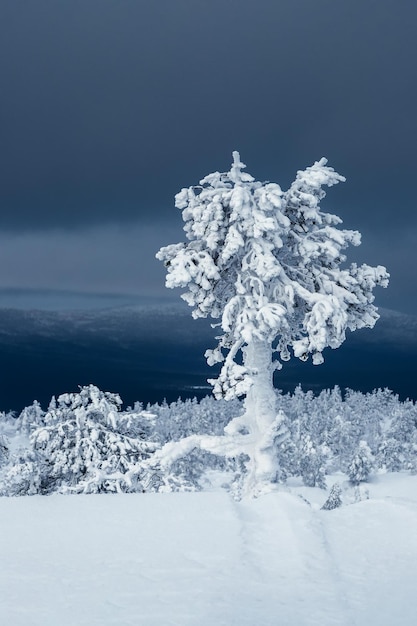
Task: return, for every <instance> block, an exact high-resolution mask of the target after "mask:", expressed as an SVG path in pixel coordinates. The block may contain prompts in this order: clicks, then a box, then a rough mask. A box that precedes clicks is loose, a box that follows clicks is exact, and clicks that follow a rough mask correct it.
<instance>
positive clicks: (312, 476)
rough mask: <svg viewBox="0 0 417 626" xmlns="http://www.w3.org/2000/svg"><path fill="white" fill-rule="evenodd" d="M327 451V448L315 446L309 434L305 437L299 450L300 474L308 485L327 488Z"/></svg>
mask: <svg viewBox="0 0 417 626" xmlns="http://www.w3.org/2000/svg"><path fill="white" fill-rule="evenodd" d="M325 452H326V450H325V448H324V447H323V446H315V445H314V444H313V442H312V441H311V438H310V437H309V436H308V435H306V436H305V437H304V438H303V441H302V445H301V449H300V452H299V454H300V457H299V475H300V476H301V478H302V479H303V483H304V484H305V485H306V487H320V488H321V489H325V488H326V479H325V474H326V469H325V464H326V454H325Z"/></svg>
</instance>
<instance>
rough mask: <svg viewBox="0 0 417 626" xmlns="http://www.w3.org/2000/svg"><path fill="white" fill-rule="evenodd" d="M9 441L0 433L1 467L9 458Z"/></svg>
mask: <svg viewBox="0 0 417 626" xmlns="http://www.w3.org/2000/svg"><path fill="white" fill-rule="evenodd" d="M9 454H10V453H9V442H8V441H7V438H6V437H5V436H4V435H0V467H1V466H2V465H5V464H6V463H7V461H8V460H9Z"/></svg>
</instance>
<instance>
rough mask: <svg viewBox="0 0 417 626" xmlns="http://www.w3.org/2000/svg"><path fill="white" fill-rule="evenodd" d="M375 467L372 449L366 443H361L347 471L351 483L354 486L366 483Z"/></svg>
mask: <svg viewBox="0 0 417 626" xmlns="http://www.w3.org/2000/svg"><path fill="white" fill-rule="evenodd" d="M374 465H375V462H374V457H373V455H372V452H371V449H370V447H369V446H368V444H367V443H366V441H360V442H359V445H358V447H357V449H356V451H355V454H354V456H353V459H352V460H351V462H350V464H349V467H348V471H347V473H348V476H349V480H350V482H351V483H352V484H353V485H359V483H362V482H366V481H367V480H368V477H369V474H370V473H371V472H372V470H373V468H374Z"/></svg>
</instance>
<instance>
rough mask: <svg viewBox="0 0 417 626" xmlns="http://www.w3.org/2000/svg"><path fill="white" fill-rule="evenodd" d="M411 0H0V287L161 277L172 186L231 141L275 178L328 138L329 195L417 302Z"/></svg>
mask: <svg viewBox="0 0 417 626" xmlns="http://www.w3.org/2000/svg"><path fill="white" fill-rule="evenodd" d="M416 18H417V5H416V4H415V3H414V2H411V0H409V1H404V0H395V1H394V0H392V1H390V0H366V1H364V0H349V2H343V3H342V2H334V0H316V1H315V2H312V1H311V0H297V1H294V0H282V1H279V2H277V0H158V2H152V3H151V2H148V1H146V2H145V1H142V0H124V1H123V2H113V1H109V0H100V1H95V0H89V1H88V2H85V0H80V1H77V0H71V1H70V0H68V1H67V0H63V1H61V2H56V1H54V0H50V1H49V2H46V1H44V0H37V2H33V3H22V2H17V1H16V0H3V2H2V3H1V6H0V76H1V77H2V79H1V96H0V124H1V141H0V229H1V231H0V288H1V287H11V286H12V287H13V286H15V287H31V288H51V289H55V288H60V289H71V290H81V291H91V292H95V293H97V292H99V291H102V292H108V293H121V292H126V293H134V292H135V290H136V291H137V293H138V294H148V293H149V294H155V295H156V294H159V293H162V292H163V268H161V267H159V265H160V264H159V265H158V263H157V262H156V261H155V260H154V254H155V251H156V250H157V249H158V248H159V247H160V246H161V245H165V244H166V243H170V242H172V241H176V240H178V238H179V237H180V236H181V230H180V229H181V217H180V213H179V211H177V210H176V209H175V208H173V196H174V194H175V193H176V192H177V191H178V190H179V189H180V188H181V187H182V186H188V185H191V184H194V183H197V182H198V180H199V179H200V178H201V177H202V176H204V175H205V174H207V173H209V172H211V171H213V170H217V169H219V170H226V169H228V167H229V165H230V161H231V152H232V150H234V149H238V150H240V152H241V156H242V160H243V161H244V162H245V163H247V165H248V171H249V172H250V173H251V174H253V175H254V176H255V177H257V178H259V179H269V180H275V181H277V182H278V183H280V184H281V186H282V187H283V188H286V186H287V185H288V184H289V183H290V182H291V180H292V179H293V178H294V176H295V173H296V170H297V169H300V168H304V167H306V166H307V165H309V164H311V163H312V162H313V161H314V160H316V159H318V158H320V157H321V156H323V155H324V156H327V157H328V158H329V162H330V164H331V165H333V166H334V167H335V168H336V169H337V170H338V171H340V173H342V174H344V175H345V176H346V177H347V182H346V183H345V184H344V185H340V186H338V187H337V188H335V189H332V190H330V192H329V196H328V198H327V201H326V207H327V208H329V210H333V211H334V212H336V213H338V214H340V215H341V216H342V217H343V219H344V221H345V224H346V226H347V227H350V228H357V229H358V230H360V231H361V232H362V233H363V241H364V243H363V246H362V248H361V250H360V251H358V253H357V255H356V258H358V259H360V260H362V261H367V262H369V263H381V264H384V265H386V266H387V267H388V269H389V271H390V272H391V274H392V281H391V287H390V289H389V291H388V292H387V293H384V294H382V293H381V294H379V296H378V302H379V303H381V304H383V305H385V306H389V307H390V308H395V309H399V310H403V311H408V312H414V313H417V297H416V296H417V294H416V287H415V285H416V283H417V281H416V278H417V277H416V269H415V268H416V260H415V254H416V246H417V241H416V232H417V231H416V228H417V219H416V215H417V213H416V210H415V199H414V195H415V193H414V186H415V182H414V180H415V172H414V168H415V154H414V152H415V145H416V139H417V128H416V126H417V123H416V113H415V112H416V110H417V85H416V74H417V73H416V69H415V63H416V52H417V50H416V47H417V45H416V37H415V24H416Z"/></svg>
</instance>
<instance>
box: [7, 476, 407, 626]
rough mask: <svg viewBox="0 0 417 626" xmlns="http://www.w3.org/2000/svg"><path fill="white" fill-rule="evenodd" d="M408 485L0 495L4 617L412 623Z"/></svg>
mask: <svg viewBox="0 0 417 626" xmlns="http://www.w3.org/2000/svg"><path fill="white" fill-rule="evenodd" d="M416 487H417V477H415V476H409V475H403V474H396V475H395V474H387V475H382V476H378V477H377V478H376V479H375V480H374V482H372V483H371V484H370V485H369V486H368V487H367V489H368V491H369V499H368V500H363V501H360V502H358V503H355V504H350V505H346V506H343V507H342V508H340V509H336V510H334V511H321V510H320V505H321V504H322V502H323V501H324V498H325V497H326V494H325V493H324V492H323V491H322V490H318V489H312V488H311V489H308V488H305V487H300V488H297V487H295V486H293V487H292V488H291V491H290V490H288V491H281V492H275V493H271V494H269V495H265V496H262V497H260V498H258V499H257V500H252V501H242V502H235V501H234V500H232V499H231V498H230V496H229V495H228V494H227V493H225V492H204V493H175V494H174V493H168V494H120V495H99V496H97V495H90V496H59V495H53V496H49V497H42V496H33V497H24V498H2V499H1V500H0V519H1V535H0V558H1V568H0V615H1V616H2V618H1V623H2V624H5V625H7V626H58V625H59V626H87V625H88V626H98V625H100V626H110V625H112V626H113V625H114V626H116V625H117V626H213V625H216V626H232V625H236V626H238V625H239V626H257V625H262V626H276V625H277V624H279V625H280V626H313V625H314V626H315V625H320V626H327V625H329V626H330V625H332V626H333V625H335V626H336V625H337V626H339V625H343V626H345V625H346V626H347V625H349V626H369V625H371V624H378V626H393V625H394V624H400V625H401V626H411V625H412V626H414V624H415V620H416V618H415V616H416V614H417V597H416V594H415V590H414V586H415V584H414V581H415V579H416V577H417V533H416V532H415V528H416V527H417V490H416ZM410 494H411V495H410ZM300 495H301V496H304V497H307V498H308V499H309V500H310V503H311V504H309V503H307V502H306V501H305V500H303V499H302V498H301V497H300Z"/></svg>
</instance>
